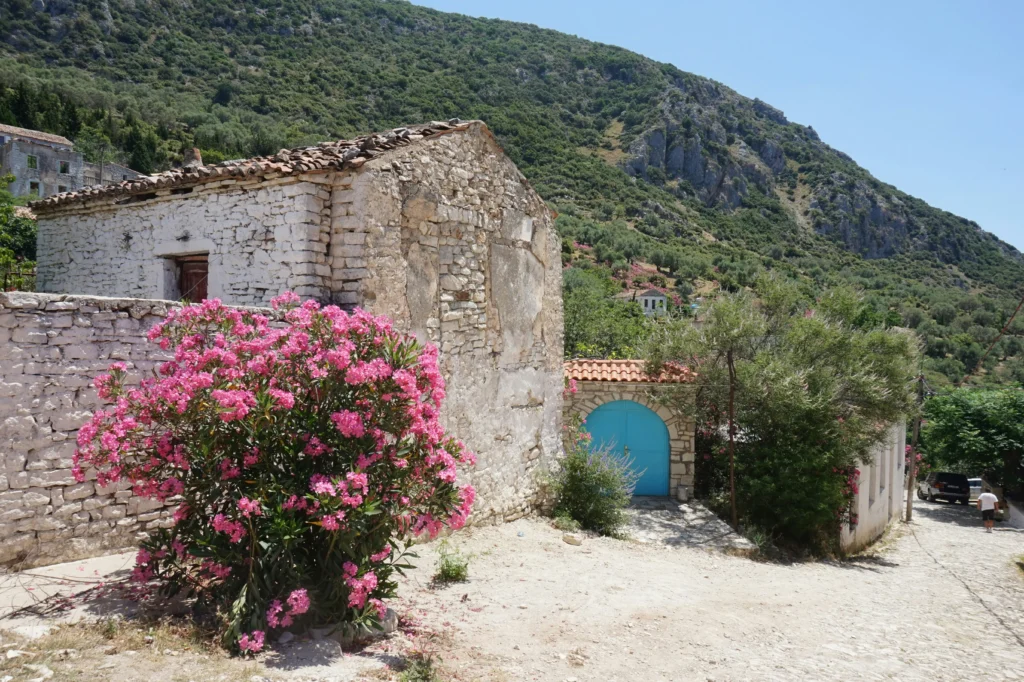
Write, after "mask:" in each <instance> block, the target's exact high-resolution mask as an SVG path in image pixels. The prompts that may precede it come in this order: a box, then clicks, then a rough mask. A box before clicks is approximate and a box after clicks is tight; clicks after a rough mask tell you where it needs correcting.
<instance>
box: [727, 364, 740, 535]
mask: <svg viewBox="0 0 1024 682" xmlns="http://www.w3.org/2000/svg"><path fill="white" fill-rule="evenodd" d="M725 357H726V362H727V363H728V364H729V503H730V504H731V505H732V527H733V528H737V527H738V525H739V524H738V520H737V515H736V407H735V403H734V397H735V395H736V366H735V365H734V364H733V361H732V349H731V348H730V349H729V351H728V352H727V353H726V356H725Z"/></svg>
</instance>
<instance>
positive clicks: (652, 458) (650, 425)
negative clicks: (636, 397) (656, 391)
mask: <svg viewBox="0 0 1024 682" xmlns="http://www.w3.org/2000/svg"><path fill="white" fill-rule="evenodd" d="M586 428H587V431H589V432H590V435H591V436H592V437H593V441H592V442H593V444H594V446H595V447H603V446H610V447H611V449H612V450H613V451H614V452H616V453H619V454H622V453H623V451H624V450H625V448H629V456H630V458H631V459H632V460H633V467H634V468H635V469H636V470H637V471H643V475H642V476H641V477H640V481H639V482H638V483H637V485H636V492H635V493H634V494H636V495H668V494H669V491H668V484H669V467H668V449H669V444H668V428H667V427H666V426H665V422H664V421H662V419H661V417H659V416H658V415H657V414H656V413H655V412H654V411H653V410H651V409H649V408H647V407H644V406H643V405H641V404H640V403H635V402H633V401H632V400H616V401H614V402H610V403H605V404H604V405H601V406H599V407H598V408H597V409H595V410H594V411H593V412H591V413H590V414H589V415H588V416H587V424H586Z"/></svg>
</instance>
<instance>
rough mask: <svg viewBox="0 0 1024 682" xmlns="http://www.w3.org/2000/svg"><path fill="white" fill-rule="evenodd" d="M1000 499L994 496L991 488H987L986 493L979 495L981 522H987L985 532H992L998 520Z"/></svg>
mask: <svg viewBox="0 0 1024 682" xmlns="http://www.w3.org/2000/svg"><path fill="white" fill-rule="evenodd" d="M998 504H999V498H998V497H996V496H995V495H993V494H992V489H991V488H985V492H983V493H982V494H981V495H978V509H980V510H981V520H982V521H984V522H985V532H986V533H991V532H992V525H993V524H994V523H995V520H996V505H998Z"/></svg>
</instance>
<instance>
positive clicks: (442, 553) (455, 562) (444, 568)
mask: <svg viewBox="0 0 1024 682" xmlns="http://www.w3.org/2000/svg"><path fill="white" fill-rule="evenodd" d="M436 566H437V573H435V574H434V582H436V583H441V584H447V583H464V582H466V580H467V579H468V578H469V557H468V556H466V555H465V554H463V553H462V552H460V551H459V550H457V549H455V548H453V547H452V546H451V544H450V543H449V542H448V540H447V539H445V540H442V541H441V544H440V546H438V548H437V564H436Z"/></svg>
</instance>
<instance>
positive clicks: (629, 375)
mask: <svg viewBox="0 0 1024 682" xmlns="http://www.w3.org/2000/svg"><path fill="white" fill-rule="evenodd" d="M565 376H566V378H568V379H575V380H576V381H626V382H634V383H644V384H683V383H687V382H690V381H693V376H694V374H693V370H691V369H690V368H689V367H682V366H678V365H671V366H668V365H667V366H666V367H665V369H664V370H663V371H662V373H661V374H660V375H659V376H657V377H650V376H648V375H647V373H646V372H645V371H644V361H643V360H569V361H568V362H566V363H565Z"/></svg>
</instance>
